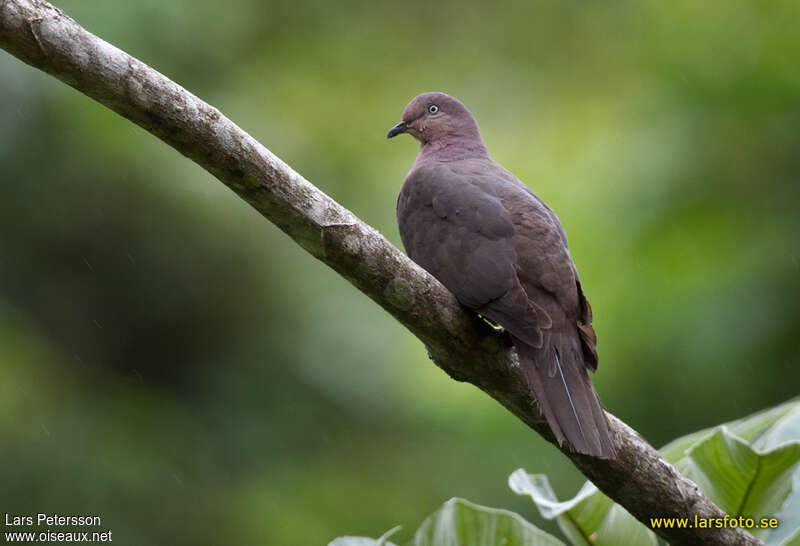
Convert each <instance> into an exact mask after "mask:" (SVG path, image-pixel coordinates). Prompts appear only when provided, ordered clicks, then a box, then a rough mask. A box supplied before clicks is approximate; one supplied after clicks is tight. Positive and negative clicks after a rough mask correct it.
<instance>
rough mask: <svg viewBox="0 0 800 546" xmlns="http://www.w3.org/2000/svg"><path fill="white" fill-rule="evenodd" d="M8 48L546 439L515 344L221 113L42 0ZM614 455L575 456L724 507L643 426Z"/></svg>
mask: <svg viewBox="0 0 800 546" xmlns="http://www.w3.org/2000/svg"><path fill="white" fill-rule="evenodd" d="M0 47H2V48H3V49H5V50H6V51H8V52H9V53H11V54H12V55H14V56H16V57H18V58H19V59H21V60H22V61H24V62H26V63H28V64H29V65H31V66H34V67H36V68H38V69H40V70H43V71H44V72H47V73H48V74H51V75H53V76H55V77H56V78H58V79H60V80H61V81H63V82H64V83H66V84H68V85H70V86H72V87H74V88H75V89H77V90H79V91H81V92H82V93H84V94H86V95H88V96H89V97H91V98H93V99H95V100H97V101H98V102H100V103H102V104H104V105H106V106H107V107H108V108H110V109H112V110H114V111H115V112H117V113H118V114H120V115H122V116H124V117H126V118H128V119H129V120H131V121H133V122H134V123H136V124H137V125H139V126H141V127H143V128H144V129H146V130H147V131H149V132H150V133H152V134H153V135H155V136H157V137H158V138H160V139H161V140H163V141H164V142H166V143H167V144H169V145H170V146H172V147H173V148H175V149H176V150H177V151H179V152H180V153H182V154H183V155H185V156H186V157H188V158H189V159H191V160H192V161H194V162H195V163H197V164H199V165H201V166H202V167H203V168H205V169H206V170H207V171H209V172H210V173H211V174H213V175H214V176H215V177H216V178H218V179H219V180H220V181H221V182H223V183H224V184H225V185H226V186H228V187H229V188H230V189H231V190H233V191H234V192H236V194H237V195H239V196H240V197H241V198H242V199H244V200H245V201H247V202H248V203H249V204H250V205H251V206H253V207H254V208H255V209H256V210H258V211H259V212H260V213H261V214H262V215H263V216H264V217H265V218H267V219H268V220H270V221H271V222H273V223H274V224H276V225H277V226H278V227H279V228H280V229H281V230H283V231H284V232H286V233H287V234H288V235H289V236H290V237H291V238H292V239H294V240H295V241H296V242H297V243H298V244H300V245H301V246H302V247H303V248H304V249H306V250H307V251H308V252H309V253H311V254H312V255H313V256H314V257H316V258H317V259H319V260H320V261H322V262H324V263H325V264H327V265H328V266H330V267H331V268H333V269H334V270H336V271H337V272H338V273H339V274H341V275H342V276H343V277H345V278H347V279H348V280H349V281H350V282H351V283H353V284H354V285H355V286H356V287H358V289H359V290H361V291H362V292H364V293H365V294H367V295H368V296H369V297H370V298H372V299H373V300H374V301H375V302H376V303H378V304H379V305H380V306H381V307H383V308H384V309H386V310H387V311H388V312H389V313H391V314H392V315H393V316H394V317H395V318H396V319H397V320H398V321H400V322H401V323H402V324H403V325H404V326H406V327H407V328H408V329H409V330H410V331H411V332H412V333H413V334H414V335H415V336H417V337H418V338H419V339H420V340H421V341H422V342H423V343H424V344H425V346H426V347H427V348H428V351H429V354H430V356H431V359H432V360H433V361H434V362H435V363H436V364H437V365H438V366H439V367H440V368H442V369H443V370H444V371H445V372H447V374H449V375H450V376H451V377H452V378H453V379H456V380H459V381H468V382H470V383H472V384H474V385H476V386H477V387H478V388H480V389H482V390H483V391H485V392H486V393H488V394H489V395H491V396H492V397H493V398H495V399H496V400H497V401H498V402H500V403H501V404H502V405H503V406H505V407H506V408H508V410H509V411H511V412H512V413H514V414H515V415H516V416H517V417H519V418H520V419H522V421H524V422H525V423H527V424H528V425H529V426H530V427H531V428H533V429H534V430H536V431H537V432H539V433H540V434H541V435H542V436H544V437H545V438H546V439H547V440H548V441H550V442H554V439H553V437H552V434H551V433H550V430H549V428H548V426H547V424H546V423H545V422H544V421H543V419H542V417H541V415H540V414H539V413H538V411H537V409H536V406H535V404H534V400H533V398H532V396H531V393H530V392H529V391H528V389H527V387H526V382H525V380H524V378H523V377H522V376H521V374H520V369H519V365H518V363H517V362H516V357H515V355H514V353H513V351H511V350H510V347H511V345H510V342H509V340H508V339H507V338H506V337H503V336H498V335H497V334H495V333H494V332H493V331H492V330H491V329H490V328H488V327H487V326H485V325H484V324H483V323H482V322H480V321H479V320H477V319H476V318H475V317H473V316H471V315H470V314H468V313H467V312H465V311H464V310H463V309H462V308H461V307H460V306H459V305H458V303H457V302H456V300H455V298H454V297H453V295H452V294H450V293H449V292H448V291H447V290H446V289H445V288H444V287H443V286H442V285H441V284H439V282H438V281H436V280H435V279H434V278H433V277H431V276H430V275H429V274H428V273H427V272H425V271H424V270H422V269H421V268H420V267H418V266H417V265H416V264H414V263H413V262H412V261H411V260H409V259H408V258H407V257H406V256H404V255H403V254H402V253H401V252H400V251H399V250H398V249H397V248H395V247H394V246H392V245H391V244H390V243H389V242H388V241H387V240H386V239H385V238H384V237H383V236H382V235H380V234H379V233H378V232H377V231H375V230H374V229H373V228H371V227H370V226H368V225H366V224H365V223H363V222H362V221H360V220H359V219H358V218H357V217H356V216H355V215H354V214H353V213H351V212H350V211H348V210H347V209H345V208H344V207H342V206H341V205H339V204H338V203H337V202H336V201H334V200H333V199H331V198H330V197H328V196H327V195H325V194H324V193H323V192H321V191H320V190H319V189H317V188H316V187H314V186H313V185H312V184H311V183H310V182H308V181H307V180H305V179H304V178H303V177H302V176H300V175H299V174H298V173H296V172H295V171H294V170H292V169H291V167H289V166H288V165H287V164H286V163H284V162H283V161H281V160H280V159H279V158H278V157H276V156H275V155H274V154H272V153H271V152H270V151H269V150H267V149H266V148H265V147H264V146H262V145H261V144H259V143H258V142H257V141H256V140H255V139H253V138H252V137H251V136H250V135H248V134H247V133H246V132H245V131H243V130H242V129H240V128H239V127H237V126H236V125H235V124H234V123H233V122H231V121H230V120H229V119H228V118H226V117H225V116H223V115H222V114H221V113H220V111H219V110H217V109H216V108H214V107H213V106H210V105H209V104H206V103H205V102H203V101H202V100H200V99H199V98H197V97H195V96H194V95H192V94H191V93H189V92H188V91H186V90H185V89H183V88H182V87H180V86H179V85H177V84H176V83H174V82H173V81H171V80H170V79H169V78H167V77H165V76H164V75H162V74H160V73H159V72H157V71H156V70H153V69H152V68H150V67H149V66H147V65H146V64H144V63H142V62H141V61H139V60H137V59H135V58H133V57H131V56H130V55H128V54H127V53H125V52H123V51H121V50H120V49H118V48H116V47H114V46H113V45H111V44H109V43H107V42H105V41H103V40H101V39H100V38H98V37H96V36H94V35H93V34H91V33H89V32H88V31H86V30H85V29H84V28H82V27H81V26H80V25H78V24H77V23H76V22H75V21H74V20H72V19H71V18H70V17H69V16H67V15H66V14H65V13H64V12H63V11H62V10H60V9H58V8H56V7H54V6H52V5H51V4H49V3H47V2H44V1H42V0H0ZM610 424H611V435H612V439H613V441H614V445H615V447H616V451H617V457H616V458H615V459H613V460H602V459H596V458H594V457H590V456H583V455H578V454H574V453H569V452H567V451H566V450H562V451H564V454H565V455H566V456H567V457H569V458H570V459H572V461H573V462H574V463H575V465H576V466H577V467H578V468H579V469H580V470H581V472H583V473H584V474H585V475H586V476H587V477H588V478H589V479H590V480H591V481H593V482H594V483H595V485H597V487H598V488H600V489H601V490H602V491H603V492H604V493H605V494H606V495H608V496H609V497H611V498H612V499H614V500H615V501H616V502H618V503H619V504H621V505H622V506H624V507H625V508H626V509H627V510H628V511H629V512H630V513H631V514H633V515H634V516H635V517H637V518H638V519H639V520H640V521H642V522H644V523H645V524H647V523H648V521H649V518H650V517H693V516H694V515H697V516H698V517H707V518H712V517H713V518H721V517H723V515H724V514H723V512H722V511H721V510H720V509H719V508H718V507H717V506H715V505H714V504H713V503H712V502H711V501H710V500H709V499H708V498H707V497H705V496H704V495H702V494H701V493H700V492H699V490H698V488H697V486H696V485H695V484H694V483H693V482H691V481H690V480H688V479H686V478H684V477H682V476H681V475H680V474H678V472H677V471H676V470H675V468H674V467H672V466H671V465H670V464H669V463H667V462H666V461H664V460H663V459H662V458H661V457H660V455H659V453H658V452H657V451H656V450H655V449H654V448H653V447H651V446H650V445H649V444H648V443H647V442H646V441H645V440H644V439H643V438H642V437H641V436H639V434H637V433H636V432H635V431H634V430H632V429H631V428H629V427H628V426H627V425H625V423H623V422H622V421H620V420H619V419H616V418H615V417H613V416H610ZM656 532H657V533H658V534H659V535H661V536H662V537H663V538H664V539H666V540H668V541H669V542H671V543H672V544H697V545H730V544H737V545H739V544H741V545H748V544H753V545H754V544H762V543H761V542H760V541H758V540H756V539H755V538H754V537H753V536H752V535H750V534H749V533H747V532H745V531H743V530H741V529H678V528H673V529H659V530H657V531H656Z"/></svg>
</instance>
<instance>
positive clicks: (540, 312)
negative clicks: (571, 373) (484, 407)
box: [397, 162, 551, 347]
mask: <svg viewBox="0 0 800 546" xmlns="http://www.w3.org/2000/svg"><path fill="white" fill-rule="evenodd" d="M457 167H458V166H457V165H455V164H452V163H446V162H442V163H431V164H427V165H423V166H421V167H419V168H416V169H414V170H412V172H411V173H410V174H409V177H408V178H407V179H406V183H405V185H404V186H403V190H402V191H401V193H400V197H399V199H398V210H397V214H398V222H399V225H400V234H401V237H402V239H403V245H404V246H405V248H406V251H407V252H408V254H409V256H410V257H411V259H413V260H414V261H415V262H417V263H418V264H420V265H421V266H422V267H423V268H425V269H426V270H427V271H429V272H430V273H431V274H433V276H434V277H436V278H437V279H438V280H439V281H440V282H441V283H442V284H444V285H445V286H446V287H447V288H448V290H450V291H451V292H453V294H455V296H456V298H458V300H459V301H460V302H461V303H462V304H463V305H465V306H467V307H469V308H471V309H475V310H476V311H478V312H479V313H481V314H482V315H484V316H486V317H487V318H489V319H491V320H493V321H495V322H497V323H499V324H501V325H502V326H503V327H504V328H506V329H508V330H509V331H510V332H511V333H512V334H513V335H515V336H516V337H518V338H520V339H522V340H523V341H525V342H526V343H528V344H529V345H531V346H532V347H541V346H542V329H546V328H549V327H550V324H551V321H550V317H549V316H548V315H547V313H546V312H545V311H544V309H543V308H541V307H540V306H539V305H538V304H537V303H536V302H535V301H534V300H532V299H531V298H529V297H528V295H527V293H526V292H525V289H524V288H523V285H522V284H521V282H520V277H519V276H518V269H519V267H518V266H519V257H518V253H517V250H516V249H515V245H514V237H515V224H514V218H512V214H511V213H510V212H509V210H507V208H506V207H505V206H504V205H503V202H502V200H501V199H500V198H499V197H498V196H497V195H496V194H494V193H493V192H492V190H491V189H489V190H488V191H487V188H486V187H485V185H484V184H483V182H484V181H485V178H486V176H487V175H486V174H485V173H482V172H472V171H469V170H468V171H463V170H459V169H458V168H457Z"/></svg>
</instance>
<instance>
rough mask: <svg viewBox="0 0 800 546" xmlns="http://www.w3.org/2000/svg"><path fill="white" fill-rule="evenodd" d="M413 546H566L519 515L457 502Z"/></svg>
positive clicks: (420, 532) (444, 507)
mask: <svg viewBox="0 0 800 546" xmlns="http://www.w3.org/2000/svg"><path fill="white" fill-rule="evenodd" d="M409 545H410V546H461V545H469V546H564V543H563V542H561V541H560V540H558V539H557V538H555V537H554V536H552V535H550V534H548V533H545V532H544V531H542V530H541V529H539V528H538V527H536V526H535V525H533V524H532V523H530V522H528V521H525V520H524V519H523V518H522V517H521V516H520V515H519V514H515V513H514V512H509V511H508V510H499V509H496V508H487V507H485V506H478V505H477V504H473V503H471V502H469V501H466V500H464V499H458V498H453V499H450V500H449V501H447V502H446V503H444V505H442V507H441V508H440V509H439V510H437V511H436V512H435V513H434V514H433V515H432V516H430V517H429V518H428V519H426V520H425V522H424V523H423V524H422V526H420V528H419V529H418V530H417V533H416V534H415V535H414V539H413V540H412V541H411V542H410V543H409Z"/></svg>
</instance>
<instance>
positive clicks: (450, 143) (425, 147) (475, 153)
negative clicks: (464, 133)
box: [417, 135, 490, 162]
mask: <svg viewBox="0 0 800 546" xmlns="http://www.w3.org/2000/svg"><path fill="white" fill-rule="evenodd" d="M489 157H490V156H489V151H488V150H487V149H486V145H485V144H484V143H483V139H481V137H477V138H476V137H475V136H473V135H470V136H468V137H449V138H446V139H439V140H434V141H430V142H423V143H422V146H420V149H419V154H418V155H417V162H421V161H426V160H430V159H433V160H436V161H455V160H458V159H476V158H482V159H488V158H489Z"/></svg>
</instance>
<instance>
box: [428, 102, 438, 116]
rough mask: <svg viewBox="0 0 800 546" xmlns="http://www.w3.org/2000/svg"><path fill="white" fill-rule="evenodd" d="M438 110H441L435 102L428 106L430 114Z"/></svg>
mask: <svg viewBox="0 0 800 546" xmlns="http://www.w3.org/2000/svg"><path fill="white" fill-rule="evenodd" d="M438 111H439V107H438V106H436V105H435V104H431V105H430V106H428V113H429V114H435V113H436V112H438Z"/></svg>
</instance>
